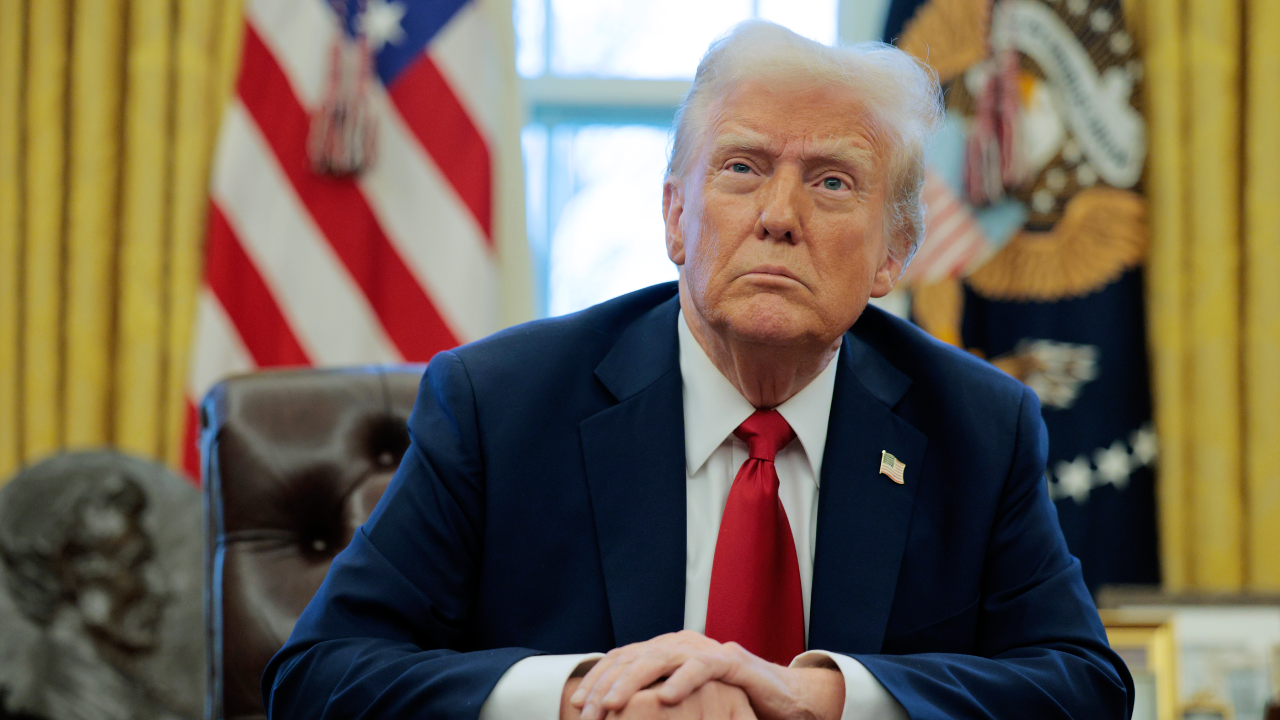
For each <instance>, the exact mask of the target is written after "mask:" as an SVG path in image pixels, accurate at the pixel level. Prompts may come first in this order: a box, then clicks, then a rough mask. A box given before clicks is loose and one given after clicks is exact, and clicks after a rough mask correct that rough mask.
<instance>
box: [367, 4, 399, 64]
mask: <svg viewBox="0 0 1280 720" xmlns="http://www.w3.org/2000/svg"><path fill="white" fill-rule="evenodd" d="M404 13H405V9H404V3H399V2H394V1H393V2H387V0H369V5H368V7H366V8H365V10H364V12H363V13H361V14H360V32H362V33H364V36H365V37H366V38H368V40H369V47H370V49H371V50H373V52H375V53H376V52H378V51H379V50H381V49H382V47H383V46H384V45H386V44H387V43H391V44H392V45H399V44H400V43H402V42H404V37H405V36H404V28H402V27H400V21H401V20H404Z"/></svg>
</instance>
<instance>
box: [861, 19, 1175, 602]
mask: <svg viewBox="0 0 1280 720" xmlns="http://www.w3.org/2000/svg"><path fill="white" fill-rule="evenodd" d="M885 39H886V40H887V41H891V42H894V43H895V44H897V45H898V46H899V47H901V48H903V49H904V50H906V51H907V52H909V53H911V54H913V55H914V56H916V57H917V58H919V59H921V60H922V61H924V62H926V63H927V64H929V65H930V66H931V67H932V68H933V69H934V70H935V71H936V72H937V73H938V76H939V80H940V81H941V82H942V85H943V89H944V93H945V102H946V109H947V113H946V119H945V121H944V126H943V130H942V132H941V133H940V135H939V137H938V138H937V140H936V141H935V142H934V143H933V144H932V145H931V146H930V148H929V149H928V151H927V152H926V160H927V162H928V164H929V175H928V178H927V179H926V181H925V196H926V201H927V202H928V203H929V209H928V216H927V221H928V227H927V230H926V236H925V239H924V242H923V244H922V247H921V249H920V252H919V255H918V256H917V259H916V260H915V261H914V262H913V263H912V265H911V267H910V268H909V271H908V275H907V276H906V277H905V278H904V279H905V280H906V281H907V282H908V283H909V284H910V286H911V293H912V315H913V318H914V319H915V320H916V321H917V322H918V323H920V324H921V325H922V326H923V327H924V328H925V329H927V330H929V331H930V332H931V333H933V334H934V335H936V336H938V337H939V338H942V339H944V340H946V341H948V342H951V343H954V344H956V345H959V346H961V347H963V348H965V349H967V350H969V351H971V352H973V353H975V354H977V355H979V356H982V357H985V358H987V359H988V360H990V361H991V362H992V363H993V364H995V365H996V366H997V367H999V368H1001V369H1002V370H1005V371H1006V372H1008V373H1009V374H1010V375H1012V376H1014V377H1016V378H1018V379H1019V380H1021V381H1023V382H1024V383H1025V384H1026V385H1028V386H1029V387H1030V388H1031V389H1032V390H1034V391H1035V392H1036V394H1037V396H1039V398H1040V403H1041V407H1042V410H1043V415H1044V420H1045V425H1046V426H1047V427H1048V430H1049V463H1048V472H1047V477H1046V482H1047V483H1048V487H1049V491H1050V495H1051V497H1052V498H1053V499H1054V501H1055V503H1056V505H1057V508H1058V517H1059V519H1060V520H1061V523H1062V529H1063V533H1064V534H1065V536H1066V539H1067V545H1068V547H1069V548H1070V549H1071V552H1072V553H1073V554H1074V555H1076V556H1077V557H1079V558H1080V561H1081V564H1082V566H1083V570H1084V577H1085V582H1086V583H1087V584H1088V585H1089V587H1090V588H1091V589H1095V590H1096V589H1097V588H1098V587H1100V586H1102V585H1104V584H1108V583H1156V582H1158V581H1159V566H1158V562H1157V556H1156V520H1155V492H1154V463H1155V461H1156V438H1155V434H1154V432H1153V430H1152V425H1151V399H1150V393H1149V386H1148V369H1147V357H1146V329H1145V323H1144V314H1143V290H1142V269H1141V266H1142V262H1143V259H1144V257H1145V254H1146V243H1147V229H1146V217H1145V211H1146V203H1145V200H1144V198H1143V196H1142V192H1141V187H1140V180H1141V177H1142V170H1143V167H1144V161H1145V156H1146V139H1145V129H1146V126H1145V121H1144V119H1143V117H1142V113H1141V110H1142V108H1141V106H1140V100H1139V98H1140V95H1139V93H1138V92H1137V89H1138V84H1139V82H1140V81H1141V79H1142V62H1141V58H1140V56H1139V53H1138V48H1137V47H1136V44H1135V42H1134V38H1133V36H1132V35H1131V34H1130V33H1129V30H1128V28H1127V26H1126V23H1125V18H1124V12H1123V7H1122V5H1121V3H1120V0H994V1H993V0H894V2H893V3H892V4H891V6H890V9H889V15H888V22H887V26H886V29H885Z"/></svg>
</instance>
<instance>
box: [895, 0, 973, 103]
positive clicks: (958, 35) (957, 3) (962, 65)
mask: <svg viewBox="0 0 1280 720" xmlns="http://www.w3.org/2000/svg"><path fill="white" fill-rule="evenodd" d="M990 18H991V0H933V2H931V3H927V4H925V5H924V6H923V7H921V8H920V9H919V10H918V11H917V12H916V14H915V16H914V17H912V18H911V20H910V22H908V23H907V25H906V27H905V28H904V29H903V31H902V38H901V41H900V42H899V43H898V47H900V48H902V49H903V50H905V51H906V52H908V53H910V54H911V55H912V56H914V57H915V58H916V59H918V60H920V61H921V62H924V63H925V64H927V65H928V66H929V67H931V68H933V70H934V72H936V73H938V81H939V82H942V83H946V82H947V81H949V80H951V79H952V78H954V77H956V76H957V75H959V74H960V73H963V72H964V71H965V70H968V69H969V66H971V65H973V64H975V63H978V62H981V61H982V60H984V59H985V58H986V57H987V55H988V44H987V35H988V28H987V26H988V24H989V23H990Z"/></svg>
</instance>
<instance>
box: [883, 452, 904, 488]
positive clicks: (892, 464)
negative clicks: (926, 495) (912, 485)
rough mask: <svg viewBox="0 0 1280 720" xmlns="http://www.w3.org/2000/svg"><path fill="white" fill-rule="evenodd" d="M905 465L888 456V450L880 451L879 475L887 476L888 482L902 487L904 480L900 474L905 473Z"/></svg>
mask: <svg viewBox="0 0 1280 720" xmlns="http://www.w3.org/2000/svg"><path fill="white" fill-rule="evenodd" d="M906 470H907V465H906V463H904V462H902V461H901V460H899V459H898V458H896V457H894V456H892V455H890V454H889V451H888V450H881V451H880V474H881V475H887V476H888V477H889V479H890V480H892V481H894V482H896V483H898V484H899V485H902V484H904V483H905V482H906V480H905V479H904V478H903V477H902V473H904V472H906Z"/></svg>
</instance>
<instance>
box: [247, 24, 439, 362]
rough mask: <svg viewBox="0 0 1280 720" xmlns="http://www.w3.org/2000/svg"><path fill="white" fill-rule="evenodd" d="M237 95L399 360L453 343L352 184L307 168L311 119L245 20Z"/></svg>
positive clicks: (422, 358) (427, 356)
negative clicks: (395, 351)
mask: <svg viewBox="0 0 1280 720" xmlns="http://www.w3.org/2000/svg"><path fill="white" fill-rule="evenodd" d="M237 92H238V93H239V95H240V100H241V102H243V103H244V106H245V108H246V109H247V110H248V111H249V114H250V115H251V116H252V117H253V119H254V122H255V123H256V124H257V126H258V128H259V130H261V132H262V134H263V136H264V137H265V138H266V140H267V143H268V144H269V145H271V149H272V151H273V152H274V153H275V155H276V159H277V160H278V161H279V163H280V166H281V169H283V170H284V173H285V175H286V176H288V178H289V180H290V182H291V183H292V184H293V187H294V190H295V191H296V192H297V194H298V197H299V198H300V199H301V200H302V202H303V204H304V205H305V206H306V208H307V211H308V212H309V213H310V215H311V217H312V218H313V219H314V220H315V222H316V225H317V226H319V228H320V230H321V232H322V233H323V234H324V236H325V239H326V240H328V242H329V245H330V246H331V247H332V248H333V250H334V252H335V253H336V254H337V256H338V257H339V258H340V259H341V260H342V263H343V265H345V266H346V269H347V272H349V273H350V274H351V277H352V279H353V280H355V283H356V284H357V285H358V286H359V287H360V289H361V290H362V291H363V292H364V295H365V297H366V298H367V299H368V300H369V304H370V305H371V306H372V307H373V310H374V312H375V313H376V314H377V316H378V319H379V320H380V321H381V322H382V325H383V327H384V328H385V329H386V331H387V335H388V336H389V337H390V338H391V340H392V342H394V343H395V344H396V347H397V348H398V349H399V350H400V354H401V355H403V356H404V358H405V360H408V361H419V362H421V361H426V360H429V359H431V356H432V355H434V354H435V353H436V352H439V351H440V350H444V349H447V348H451V347H454V346H456V345H457V344H458V340H457V338H456V337H455V336H454V334H453V331H452V330H451V329H450V328H449V326H448V325H447V324H446V323H445V321H444V318H442V317H441V316H440V313H439V311H438V310H437V309H436V307H435V305H434V304H433V303H432V302H431V299H430V298H429V297H428V296H427V293H426V290H424V289H423V287H422V286H421V285H420V284H419V283H418V281H417V280H416V279H415V278H414V276H413V273H412V272H410V270H409V268H408V266H407V265H406V264H405V261H404V258H403V257H401V256H400V254H399V253H398V252H397V251H396V249H395V247H394V246H393V245H392V244H391V242H390V241H389V240H388V239H387V236H386V234H385V233H384V232H383V230H382V227H381V226H380V225H379V224H378V221H377V218H375V217H374V214H373V210H372V209H371V208H370V207H369V204H368V202H367V201H366V200H365V197H364V195H363V194H361V192H360V188H359V187H358V186H357V185H356V183H355V181H353V180H352V179H350V178H332V177H327V176H322V175H318V174H316V173H314V172H312V170H311V162H310V159H309V158H308V156H307V133H308V131H309V129H310V123H311V120H310V116H309V115H308V113H307V111H306V110H305V109H304V108H303V107H302V105H301V103H299V102H298V99H297V97H296V96H295V95H294V93H293V88H292V87H290V85H289V80H288V78H287V77H286V76H285V74H284V72H283V70H281V68H280V65H279V64H278V63H277V62H276V59H275V57H274V56H272V54H271V52H270V50H268V49H267V47H266V45H265V44H264V43H263V42H262V39H261V38H260V37H259V36H258V34H257V32H255V30H254V28H253V26H252V24H248V25H247V26H246V30H245V38H244V55H243V65H242V70H241V73H240V80H239V84H238V87H237Z"/></svg>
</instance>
